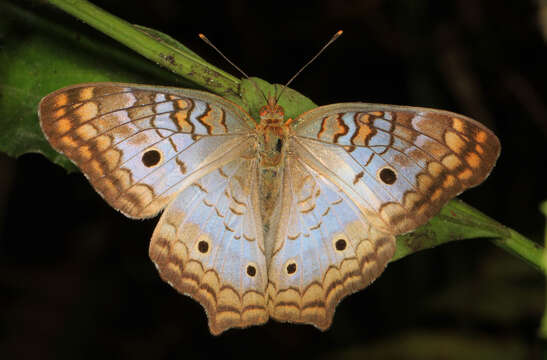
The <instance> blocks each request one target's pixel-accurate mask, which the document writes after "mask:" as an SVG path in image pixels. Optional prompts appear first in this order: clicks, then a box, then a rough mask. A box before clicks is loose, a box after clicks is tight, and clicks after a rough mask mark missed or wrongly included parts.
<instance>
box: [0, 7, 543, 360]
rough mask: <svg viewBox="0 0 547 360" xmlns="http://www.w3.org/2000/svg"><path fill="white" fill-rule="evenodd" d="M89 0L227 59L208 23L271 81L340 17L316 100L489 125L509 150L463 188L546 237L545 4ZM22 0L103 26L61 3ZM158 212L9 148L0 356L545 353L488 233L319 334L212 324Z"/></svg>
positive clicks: (410, 265)
mask: <svg viewBox="0 0 547 360" xmlns="http://www.w3.org/2000/svg"><path fill="white" fill-rule="evenodd" d="M94 3H95V4H97V5H99V6H100V7H103V8H104V9H106V10H107V11H109V12H111V13H113V14H115V15H117V16H120V17H122V18H124V19H126V20H128V21H129V22H131V23H136V24H140V25H145V26H147V27H151V28H155V29H158V30H160V31H163V32H165V33H167V34H169V35H171V36H173V37H174V38H176V39H178V40H179V41H181V42H182V43H184V44H185V45H187V46H188V47H190V48H191V49H192V50H194V51H196V52H197V53H198V54H199V55H201V56H202V57H204V58H205V59H207V60H208V61H209V62H211V63H213V64H215V65H217V66H219V67H220V68H223V69H226V70H227V71H229V72H232V73H234V72H233V71H232V69H231V68H230V67H229V66H228V65H227V64H226V63H225V62H224V61H223V60H222V59H221V58H220V57H219V56H218V55H216V54H215V53H214V52H213V51H212V50H211V49H210V48H209V47H208V46H207V45H205V44H204V43H203V42H201V40H199V39H198V38H197V36H196V34H197V33H198V32H203V33H205V34H206V35H207V36H208V37H209V38H210V39H211V40H212V41H213V42H214V43H215V44H216V45H217V46H218V47H219V48H220V49H222V50H223V51H224V53H225V54H226V55H227V56H228V57H229V58H231V59H232V60H233V61H234V62H235V63H236V64H238V65H239V66H240V67H242V68H243V69H244V70H245V71H246V72H247V73H249V74H250V75H253V76H258V77H261V78H263V79H265V80H267V81H270V82H280V83H283V82H285V81H286V80H287V79H288V78H289V77H290V76H291V75H293V73H294V72H296V71H297V70H298V69H299V67H300V66H301V65H303V64H304V62H305V61H307V60H308V59H309V57H311V56H312V55H313V54H314V53H315V52H316V51H317V50H318V49H319V48H320V47H321V46H322V45H323V44H324V42H325V41H326V40H328V38H330V36H331V35H332V34H333V33H334V32H335V31H337V30H338V29H343V30H344V35H343V36H342V37H341V38H340V39H339V40H338V41H337V42H336V43H335V44H334V45H333V46H331V48H330V49H328V50H327V51H326V52H325V53H324V54H323V55H322V56H321V57H320V58H319V59H318V60H317V61H316V62H315V63H314V64H313V65H311V66H310V68H309V69H307V70H306V71H305V72H304V73H303V74H302V75H301V76H300V77H299V78H298V79H297V80H296V81H295V82H294V83H293V85H292V87H293V88H294V89H296V90H298V91H300V92H302V93H303V94H305V95H307V96H309V97H310V98H311V99H312V100H313V101H315V102H316V103H317V104H319V105H325V104H330V103H336V102H348V101H366V102H381V103H392V104H401V105H414V106H427V107H436V108H442V109H447V110H452V111H456V112H460V113H463V114H466V115H468V116H471V117H474V118H476V119H478V120H479V121H481V122H483V123H485V124H486V125H487V126H488V127H490V128H491V129H493V130H494V131H495V132H496V133H497V134H498V136H499V138H500V140H501V143H502V153H501V158H500V160H499V161H498V165H497V167H496V168H495V169H494V171H493V173H492V174H491V177H490V178H489V179H488V180H487V181H486V182H485V184H483V185H481V186H480V187H478V188H476V189H472V190H470V191H468V192H466V193H465V194H464V195H462V196H461V198H462V199H464V200H465V201H466V202H468V203H469V204H471V205H472V206H474V207H476V208H478V209H480V210H481V211H483V212H485V213H486V214H488V215H489V216H491V217H493V218H495V219H496V220H498V221H500V222H501V223H503V224H505V225H507V226H509V227H511V228H514V229H516V230H517V231H519V232H521V233H522V234H524V235H526V236H528V237H529V238H532V239H534V240H536V241H541V238H542V233H543V229H544V219H543V218H542V216H541V215H540V213H539V211H538V204H539V202H540V201H542V200H545V199H547V191H546V186H545V183H546V180H545V170H546V168H547V160H546V159H547V157H546V155H547V151H546V150H547V146H546V145H545V144H546V141H547V108H546V104H545V99H546V98H547V85H546V80H547V50H546V46H545V45H546V38H545V37H544V36H542V32H541V26H540V13H539V9H538V5H539V4H540V3H541V2H540V1H533V0H526V1H501V2H500V1H494V0H481V1H476V0H446V1H434V0H429V1H427V0H414V1H408V0H393V1H380V0H376V1H375V0H367V1H356V0H355V1H342V0H332V1H326V0H325V1H316V2H306V3H304V2H297V1H292V2H283V1H264V2H258V1H244V0H241V1H225V2H219V3H216V2H205V1H175V0H154V1H115V2H114V1H106V0H102V1H94ZM304 4H306V5H304ZM29 9H31V10H32V11H35V12H37V13H39V14H41V15H44V14H45V16H47V17H49V18H51V19H54V20H55V22H58V23H65V24H67V25H69V26H74V28H75V29H77V31H82V32H85V33H86V34H89V35H90V36H94V34H96V31H95V30H93V29H90V28H89V27H87V26H86V25H85V24H82V23H81V22H79V21H77V20H75V19H73V18H72V17H71V16H69V15H66V14H64V13H62V12H60V11H56V10H53V9H52V8H51V7H48V6H44V5H36V4H34V5H32V6H30V7H29ZM0 16H1V15H0ZM546 16H547V15H546ZM543 21H544V23H547V20H543ZM546 26H547V25H546ZM101 39H103V40H104V41H110V40H107V39H104V38H101ZM90 56H93V54H90ZM135 56H138V55H135ZM235 75H237V74H235ZM37 121H38V119H37ZM156 222H157V220H156V219H152V220H147V221H132V220H129V219H126V218H125V217H124V216H122V215H120V214H119V213H117V212H116V211H115V210H113V209H111V208H109V207H108V206H107V205H106V203H104V202H103V201H102V199H101V198H100V197H99V196H98V195H97V194H96V193H95V192H94V191H93V189H92V188H91V187H90V185H89V184H88V182H87V181H86V180H85V179H84V177H83V176H82V175H81V174H70V175H67V173H66V171H65V170H64V169H62V168H61V167H59V166H56V165H54V164H52V163H51V162H49V161H48V160H46V159H45V158H44V157H43V156H41V155H37V154H28V155H24V156H22V157H20V158H19V159H17V160H15V159H13V158H10V157H7V156H6V155H4V154H0V357H1V358H2V359H15V358H33V359H80V358H82V359H96V358H100V359H109V358H121V357H123V358H130V359H150V358H153V359H167V358H186V359H190V358H193V357H195V356H198V357H205V356H209V357H213V356H215V357H220V356H222V357H223V358H225V359H227V358H239V359H244V358H287V357H293V356H310V357H314V358H356V359H357V358H365V357H366V358H368V359H388V358H408V359H413V358H416V359H418V358H419V359H461V358H465V359H474V358H476V359H488V358H492V359H504V358H506V359H514V358H519V359H520V358H525V359H533V358H539V357H540V354H541V345H540V343H539V342H538V340H537V336H536V332H537V328H538V325H539V321H540V317H541V315H542V312H543V305H544V299H543V295H544V290H543V279H542V276H541V275H540V274H539V273H538V272H536V271H535V270H533V269H532V268H530V267H529V266H528V265H526V264H525V263H523V262H522V261H520V260H519V259H517V258H515V257H514V256H512V255H509V254H507V253H505V252H503V251H502V250H500V249H499V248H497V247H495V246H493V245H492V244H491V243H490V242H488V241H487V240H481V239H476V240H470V241H464V242H456V243H451V244H447V245H444V246H442V247H439V248H436V249H433V250H428V251H424V252H421V253H417V254H414V255H412V256H409V257H407V258H405V259H403V260H400V261H397V262H395V263H393V264H391V265H389V267H388V269H387V270H386V272H385V274H384V275H383V276H382V277H380V278H379V279H378V280H377V281H376V282H375V283H374V284H373V285H372V286H370V287H369V288H367V289H366V290H364V291H361V292H359V293H357V294H354V295H352V296H350V297H349V298H347V299H346V300H344V301H343V302H342V303H341V304H340V305H339V307H338V309H337V313H336V315H335V318H334V322H333V326H332V327H331V329H329V330H328V331H326V332H320V331H318V330H316V329H315V328H313V327H311V326H306V325H293V324H281V323H277V322H274V321H271V322H269V323H268V324H267V325H265V326H260V327H253V328H249V329H246V330H230V331H228V332H227V333H225V334H223V335H221V336H219V337H213V336H211V335H210V334H209V332H208V329H207V322H206V317H205V314H204V312H203V310H202V308H201V306H200V305H199V304H198V303H196V302H195V301H193V300H191V299H190V298H188V297H185V296H182V295H178V294H177V293H176V292H175V291H174V290H173V289H172V288H171V287H169V286H168V285H167V284H165V283H163V282H162V281H161V279H160V278H159V275H158V274H157V272H156V270H155V268H154V266H153V264H152V262H151V261H150V260H149V259H148V253H147V252H148V243H149V239H150V236H151V234H152V231H153V228H154V226H155V224H156Z"/></svg>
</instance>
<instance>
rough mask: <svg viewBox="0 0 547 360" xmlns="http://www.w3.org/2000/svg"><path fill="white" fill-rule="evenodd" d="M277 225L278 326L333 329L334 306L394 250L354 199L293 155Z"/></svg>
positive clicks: (273, 275) (274, 300)
mask: <svg viewBox="0 0 547 360" xmlns="http://www.w3.org/2000/svg"><path fill="white" fill-rule="evenodd" d="M283 169H284V170H283V176H282V179H283V180H282V182H283V183H282V187H281V194H280V199H279V202H278V206H277V209H276V210H275V215H274V217H275V220H274V223H275V224H276V225H277V227H276V228H275V229H274V230H272V231H271V232H270V233H269V236H268V238H267V239H266V241H267V242H271V243H273V248H272V251H271V262H270V264H269V272H268V276H269V285H268V309H269V312H270V315H271V316H272V317H273V318H275V319H277V320H280V321H289V322H302V323H310V324H313V325H315V326H316V327H318V328H320V329H323V330H324V329H326V328H328V327H329V326H330V324H331V322H332V318H333V316H334V310H335V307H336V305H337V304H338V303H339V302H340V300H342V298H344V297H345V296H347V295H349V294H351V293H353V292H355V291H358V290H360V289H362V288H364V287H366V286H367V285H369V284H370V283H371V282H372V281H373V280H374V279H376V278H377V277H378V276H379V275H380V274H381V272H382V271H383V270H384V268H385V266H386V264H387V262H388V261H389V259H391V257H392V256H393V253H394V251H395V237H394V236H393V235H391V234H386V233H382V232H380V231H377V230H376V229H375V228H373V227H372V226H371V224H370V223H369V222H368V221H367V219H366V218H365V216H364V214H363V213H362V212H361V211H360V210H359V209H358V208H357V207H356V206H355V204H354V203H353V201H352V200H351V199H350V198H349V197H348V196H347V195H346V194H345V193H344V192H342V191H341V190H340V189H339V188H337V187H336V186H335V185H334V184H332V183H331V182H329V181H328V180H327V179H326V178H325V177H324V176H322V175H321V174H319V173H318V172H316V171H315V170H313V169H312V168H311V167H310V166H308V165H306V164H305V163H304V162H303V161H302V159H299V158H298V156H296V155H287V157H286V159H285V163H284V166H283Z"/></svg>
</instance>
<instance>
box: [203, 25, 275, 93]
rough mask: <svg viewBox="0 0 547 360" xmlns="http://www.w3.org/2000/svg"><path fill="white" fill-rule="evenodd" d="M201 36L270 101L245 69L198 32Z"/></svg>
mask: <svg viewBox="0 0 547 360" xmlns="http://www.w3.org/2000/svg"><path fill="white" fill-rule="evenodd" d="M198 36H199V38H200V39H201V40H203V41H205V43H206V44H207V45H209V46H210V47H212V48H213V49H215V51H216V52H217V53H218V54H219V55H220V56H222V58H223V59H224V60H226V61H227V62H228V64H230V65H232V66H233V67H234V68H235V69H236V70H237V71H239V72H240V73H241V74H243V76H245V77H246V78H247V80H249V81H251V82H252V83H253V85H254V86H255V87H256V89H257V90H258V92H259V93H261V94H262V96H263V97H264V100H265V101H266V103H268V98H267V97H266V94H264V92H263V91H262V90H261V89H260V88H259V87H258V84H257V83H256V82H255V81H254V80H253V79H251V78H250V77H249V75H247V74H246V73H245V71H243V70H241V69H240V68H239V67H238V66H237V65H236V64H234V63H233V62H232V61H231V60H230V59H228V57H227V56H226V55H224V54H223V53H222V51H220V50H219V49H218V48H217V47H216V46H215V45H213V43H212V42H211V40H209V39H207V37H206V36H205V35H203V34H201V33H200V34H198Z"/></svg>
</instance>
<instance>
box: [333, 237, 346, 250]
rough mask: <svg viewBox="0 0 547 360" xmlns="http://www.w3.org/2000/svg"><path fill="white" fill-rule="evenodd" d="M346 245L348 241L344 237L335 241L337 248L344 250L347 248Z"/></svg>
mask: <svg viewBox="0 0 547 360" xmlns="http://www.w3.org/2000/svg"><path fill="white" fill-rule="evenodd" d="M346 246H347V243H346V240H344V239H338V240H336V242H335V243H334V247H335V248H336V250H338V251H343V250H345V249H346Z"/></svg>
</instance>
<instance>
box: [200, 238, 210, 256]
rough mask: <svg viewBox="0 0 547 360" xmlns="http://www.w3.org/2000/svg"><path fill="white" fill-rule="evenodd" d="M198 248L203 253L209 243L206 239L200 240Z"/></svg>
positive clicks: (207, 248)
mask: <svg viewBox="0 0 547 360" xmlns="http://www.w3.org/2000/svg"><path fill="white" fill-rule="evenodd" d="M198 250H199V252H200V253H202V254H205V253H206V252H207V251H208V250H209V244H208V243H207V241H203V240H201V241H200V242H199V243H198Z"/></svg>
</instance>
